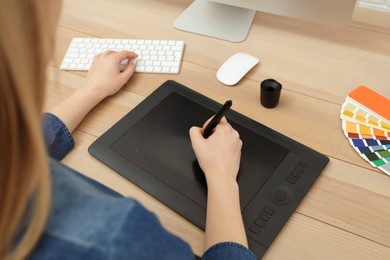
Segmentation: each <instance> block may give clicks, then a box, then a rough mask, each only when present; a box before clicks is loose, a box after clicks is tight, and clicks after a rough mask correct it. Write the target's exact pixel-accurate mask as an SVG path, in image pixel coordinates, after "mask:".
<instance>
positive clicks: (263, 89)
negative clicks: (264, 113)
mask: <svg viewBox="0 0 390 260" xmlns="http://www.w3.org/2000/svg"><path fill="white" fill-rule="evenodd" d="M281 91H282V84H280V83H279V82H277V81H276V80H274V79H266V80H263V82H261V84H260V102H261V104H262V105H263V106H264V107H266V108H274V107H276V106H277V105H278V103H279V98H280V92H281Z"/></svg>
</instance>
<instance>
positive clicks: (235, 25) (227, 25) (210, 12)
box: [173, 0, 256, 42]
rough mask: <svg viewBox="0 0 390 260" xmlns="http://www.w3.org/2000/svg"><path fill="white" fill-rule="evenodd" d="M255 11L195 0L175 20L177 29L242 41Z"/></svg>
mask: <svg viewBox="0 0 390 260" xmlns="http://www.w3.org/2000/svg"><path fill="white" fill-rule="evenodd" d="M255 14H256V11H254V10H250V9H245V8H241V7H236V6H230V5H225V4H220V3H215V2H211V1H208V0H195V1H194V2H193V3H192V4H191V5H190V6H189V7H188V8H187V9H186V10H185V11H184V12H183V13H182V14H181V15H180V16H179V17H177V18H176V20H175V21H174V22H173V27H175V28H176V29H179V30H184V31H188V32H193V33H197V34H202V35H207V36H210V37H214V38H218V39H222V40H227V41H232V42H242V41H244V40H245V39H246V37H247V35H248V33H249V29H250V27H251V25H252V21H253V18H254V16H255Z"/></svg>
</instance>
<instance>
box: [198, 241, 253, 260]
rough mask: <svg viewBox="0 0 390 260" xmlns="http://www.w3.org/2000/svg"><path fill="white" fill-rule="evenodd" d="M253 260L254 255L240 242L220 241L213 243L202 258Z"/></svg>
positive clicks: (207, 259) (205, 259) (204, 259)
mask: <svg viewBox="0 0 390 260" xmlns="http://www.w3.org/2000/svg"><path fill="white" fill-rule="evenodd" d="M209 259H210V260H217V259H224V260H225V259H226V260H253V259H256V255H255V254H254V253H253V252H252V251H250V250H249V249H247V248H246V247H244V246H243V245H241V244H238V243H234V242H222V243H218V244H216V245H213V246H212V247H210V248H209V249H207V251H206V252H205V253H204V254H203V256H202V260H209Z"/></svg>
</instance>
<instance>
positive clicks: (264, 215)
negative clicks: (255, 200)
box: [259, 213, 270, 222]
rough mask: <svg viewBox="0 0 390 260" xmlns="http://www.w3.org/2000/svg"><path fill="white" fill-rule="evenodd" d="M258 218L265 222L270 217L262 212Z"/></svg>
mask: <svg viewBox="0 0 390 260" xmlns="http://www.w3.org/2000/svg"><path fill="white" fill-rule="evenodd" d="M259 218H260V219H262V220H264V221H265V222H267V221H268V220H269V219H270V217H269V216H268V215H266V214H264V213H260V214H259Z"/></svg>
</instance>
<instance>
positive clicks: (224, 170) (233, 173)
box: [190, 117, 242, 186]
mask: <svg viewBox="0 0 390 260" xmlns="http://www.w3.org/2000/svg"><path fill="white" fill-rule="evenodd" d="M210 120H211V119H209V120H208V121H207V122H206V123H205V124H204V125H203V127H202V128H200V127H195V126H194V127H192V128H191V129H190V138H191V143H192V148H193V149H194V152H195V155H196V158H197V159H198V162H199V165H200V167H201V168H202V170H203V172H204V173H205V176H206V180H207V185H208V186H210V185H214V184H218V183H219V184H221V183H226V182H228V183H231V182H234V183H236V178H237V173H238V170H239V167H240V159H241V148H242V141H241V139H240V136H239V134H238V132H237V131H236V130H235V129H233V127H232V126H231V125H230V124H229V123H228V122H227V120H226V118H225V117H223V118H222V120H221V121H220V123H219V124H218V125H217V126H216V128H215V130H214V132H213V134H212V135H211V136H210V137H208V138H207V139H205V138H204V137H203V131H204V128H205V126H206V125H207V124H208V123H209V121H210Z"/></svg>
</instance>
